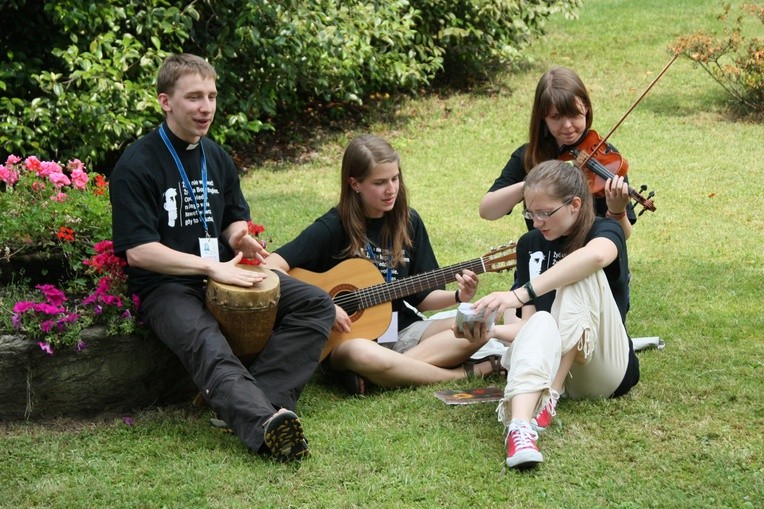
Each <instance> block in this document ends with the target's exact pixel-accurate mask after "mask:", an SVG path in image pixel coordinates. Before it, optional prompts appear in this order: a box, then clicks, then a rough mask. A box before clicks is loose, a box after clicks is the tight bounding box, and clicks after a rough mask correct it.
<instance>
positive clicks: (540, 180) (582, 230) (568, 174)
mask: <svg viewBox="0 0 764 509" xmlns="http://www.w3.org/2000/svg"><path fill="white" fill-rule="evenodd" d="M524 189H525V192H526V193H527V192H529V191H530V190H531V189H535V190H537V191H543V192H544V193H546V194H547V195H548V196H549V197H550V198H553V199H555V200H560V201H562V202H566V201H568V200H572V199H573V198H575V197H578V198H580V199H581V207H580V208H579V210H578V217H576V220H575V222H574V223H573V226H572V227H571V229H570V233H569V234H568V235H567V240H566V241H565V245H564V246H563V252H564V253H565V254H570V253H572V252H573V251H575V250H576V249H578V248H581V247H583V246H584V244H586V236H587V235H588V234H589V230H591V228H592V225H593V224H594V205H593V203H592V201H593V198H592V192H591V191H590V190H589V182H588V180H587V178H586V176H585V175H584V173H583V172H582V171H581V169H580V168H578V167H577V166H573V165H572V164H570V163H568V162H565V161H560V160H558V159H552V160H549V161H544V162H542V163H539V164H538V165H536V166H535V167H534V168H533V169H532V170H531V171H530V172H529V173H528V175H527V176H526V177H525V187H524Z"/></svg>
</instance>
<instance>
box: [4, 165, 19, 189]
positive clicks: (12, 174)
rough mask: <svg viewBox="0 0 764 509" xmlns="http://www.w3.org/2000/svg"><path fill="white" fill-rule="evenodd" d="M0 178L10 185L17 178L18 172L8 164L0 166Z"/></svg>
mask: <svg viewBox="0 0 764 509" xmlns="http://www.w3.org/2000/svg"><path fill="white" fill-rule="evenodd" d="M0 180H2V181H3V182H5V183H6V184H8V185H9V186H12V185H13V184H15V183H16V182H18V180H19V172H17V171H16V170H14V169H13V168H12V167H10V165H9V166H0Z"/></svg>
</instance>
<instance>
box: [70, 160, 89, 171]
mask: <svg viewBox="0 0 764 509" xmlns="http://www.w3.org/2000/svg"><path fill="white" fill-rule="evenodd" d="M66 167H67V168H69V171H71V172H72V173H74V172H75V171H85V164H84V163H83V162H82V161H80V160H79V159H70V160H69V161H68V162H67V163H66Z"/></svg>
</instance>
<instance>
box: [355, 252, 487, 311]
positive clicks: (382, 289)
mask: <svg viewBox="0 0 764 509" xmlns="http://www.w3.org/2000/svg"><path fill="white" fill-rule="evenodd" d="M464 269H469V270H471V271H472V272H474V273H475V274H482V273H484V272H485V271H486V268H485V263H484V261H483V258H475V259H474V260H469V261H466V262H461V263H457V264H454V265H449V266H448V267H443V268H441V269H435V270H432V271H430V272H423V273H422V274H417V275H416V276H410V277H406V278H403V279H399V280H397V281H392V282H390V283H380V284H377V285H373V286H369V287H367V288H361V289H358V290H356V291H355V292H353V293H354V294H355V297H356V298H357V299H358V307H359V308H361V309H364V308H370V307H373V306H377V305H379V304H382V303H383V302H391V301H394V300H396V299H400V298H402V297H406V296H408V295H413V294H415V293H417V292H421V291H424V290H429V289H430V288H435V287H436V286H441V285H444V284H446V283H451V282H453V281H456V275H457V274H459V273H460V272H461V271H462V270H464Z"/></svg>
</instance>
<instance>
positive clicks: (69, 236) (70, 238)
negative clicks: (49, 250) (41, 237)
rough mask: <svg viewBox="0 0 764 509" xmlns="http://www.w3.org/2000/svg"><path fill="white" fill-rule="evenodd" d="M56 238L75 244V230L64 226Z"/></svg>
mask: <svg viewBox="0 0 764 509" xmlns="http://www.w3.org/2000/svg"><path fill="white" fill-rule="evenodd" d="M56 237H58V240H63V241H64V242H74V230H72V229H71V228H67V227H66V226H62V227H61V228H59V229H58V233H57V234H56Z"/></svg>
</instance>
